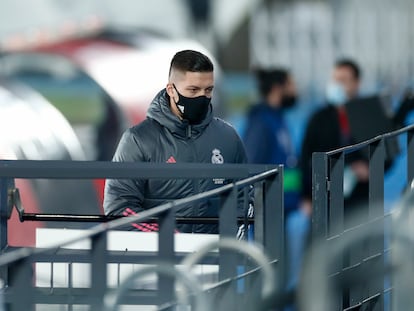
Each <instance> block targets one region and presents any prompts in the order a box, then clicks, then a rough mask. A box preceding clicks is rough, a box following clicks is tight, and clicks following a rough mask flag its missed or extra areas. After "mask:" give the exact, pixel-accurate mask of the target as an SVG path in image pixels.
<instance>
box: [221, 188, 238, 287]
mask: <svg viewBox="0 0 414 311" xmlns="http://www.w3.org/2000/svg"><path fill="white" fill-rule="evenodd" d="M237 196H238V189H237V188H236V187H234V188H233V189H232V190H231V191H230V192H226V193H224V194H223V195H222V196H221V202H222V204H221V209H220V216H219V231H220V239H222V238H235V237H236V234H237V204H238V200H237ZM219 264H220V268H219V279H220V280H224V279H226V278H230V277H234V276H235V275H236V274H237V256H236V255H235V254H234V252H231V251H228V250H223V251H220V258H219Z"/></svg>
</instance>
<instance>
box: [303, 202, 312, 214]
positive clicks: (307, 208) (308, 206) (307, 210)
mask: <svg viewBox="0 0 414 311" xmlns="http://www.w3.org/2000/svg"><path fill="white" fill-rule="evenodd" d="M300 209H301V210H302V212H303V213H304V214H305V215H306V216H308V217H310V216H311V215H312V201H311V200H310V199H303V200H302V202H300Z"/></svg>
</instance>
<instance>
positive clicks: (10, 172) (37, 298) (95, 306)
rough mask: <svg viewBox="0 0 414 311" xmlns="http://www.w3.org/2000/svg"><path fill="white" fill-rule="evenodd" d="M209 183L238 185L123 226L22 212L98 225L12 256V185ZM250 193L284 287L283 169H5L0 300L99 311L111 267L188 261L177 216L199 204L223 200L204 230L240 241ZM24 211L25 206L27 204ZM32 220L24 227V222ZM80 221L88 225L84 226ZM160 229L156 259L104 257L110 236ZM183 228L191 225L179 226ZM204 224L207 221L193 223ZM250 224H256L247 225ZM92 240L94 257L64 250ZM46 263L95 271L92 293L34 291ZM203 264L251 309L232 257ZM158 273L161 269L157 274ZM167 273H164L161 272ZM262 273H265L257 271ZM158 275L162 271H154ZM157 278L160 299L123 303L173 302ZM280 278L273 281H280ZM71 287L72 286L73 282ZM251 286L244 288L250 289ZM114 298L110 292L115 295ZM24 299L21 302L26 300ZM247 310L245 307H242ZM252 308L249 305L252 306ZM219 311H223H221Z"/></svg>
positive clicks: (46, 164) (258, 231) (0, 165)
mask: <svg viewBox="0 0 414 311" xmlns="http://www.w3.org/2000/svg"><path fill="white" fill-rule="evenodd" d="M15 178H23V179H38V178H46V179H95V178H109V179H122V178H124V179H128V178H131V179H133V178H139V179H183V178H188V179H210V178H224V179H226V180H232V181H233V182H231V183H229V184H226V185H224V186H222V187H219V188H216V189H213V190H210V191H206V192H203V193H198V194H195V195H193V196H190V197H186V198H182V199H178V200H174V201H171V202H167V203H165V204H162V205H159V206H157V207H155V208H152V209H150V210H146V211H143V212H141V213H140V214H139V215H135V216H130V217H123V218H119V219H111V220H110V221H108V219H105V217H103V216H102V215H46V214H43V215H37V216H38V217H37V216H36V214H27V213H25V212H24V211H23V210H21V211H20V216H21V220H56V219H57V218H59V217H62V219H64V220H66V221H68V220H69V221H70V220H72V221H91V219H89V220H88V217H89V218H93V221H96V222H101V223H100V224H98V225H96V226H94V227H92V228H91V229H88V230H85V232H84V233H83V234H82V235H81V236H79V237H76V238H73V239H70V240H67V241H65V242H64V243H58V244H56V245H53V246H51V247H47V248H42V249H41V248H12V247H10V246H8V243H7V240H8V239H7V227H8V217H9V216H10V213H11V208H12V205H13V204H11V202H10V198H11V197H13V193H14V194H15V191H13V190H14V179H15ZM250 185H254V187H255V217H254V225H255V233H254V235H255V241H256V242H257V243H259V244H261V245H262V246H263V248H264V250H265V252H266V255H267V256H268V257H269V258H270V261H272V262H273V263H274V264H277V271H278V273H277V280H278V281H277V282H278V284H279V285H280V286H282V284H283V280H284V275H283V271H284V269H283V265H284V260H283V250H284V220H283V167H282V166H264V165H236V164H224V165H209V164H173V165H171V164H154V163H112V162H72V161H68V162H65V161H0V247H1V251H2V254H1V256H0V277H1V279H2V280H3V281H4V283H5V287H4V289H3V291H2V298H3V300H4V302H5V304H6V305H7V306H8V308H10V309H11V310H31V309H33V308H34V306H35V305H37V304H64V305H68V306H69V309H70V310H72V306H73V305H76V304H81V305H90V306H92V310H102V308H103V298H104V297H105V295H107V294H108V291H111V289H109V288H108V286H107V278H108V275H107V265H108V264H110V263H117V264H119V263H143V264H154V263H157V262H167V263H169V264H172V265H175V264H178V263H180V262H181V260H182V259H183V258H184V257H185V256H186V255H187V254H182V253H176V252H175V251H174V230H175V225H176V217H175V213H176V212H177V211H179V210H180V209H181V208H183V207H184V206H185V205H188V204H196V203H199V202H202V201H205V200H208V199H209V198H213V197H219V198H220V201H221V208H220V210H219V217H218V218H217V219H214V218H209V219H207V220H206V222H207V223H212V222H216V223H217V222H218V225H219V232H220V233H219V235H220V240H225V239H228V238H235V234H236V231H237V223H238V218H237V211H236V210H237V206H238V204H240V192H243V198H244V199H245V200H244V203H243V204H248V202H247V199H248V192H249V189H248V188H249V187H248V186H250ZM23 203H24V202H23ZM24 217H27V219H24ZM82 218H83V220H82ZM148 219H149V220H151V221H157V222H158V224H159V232H158V235H159V238H158V252H156V253H154V254H143V253H140V252H133V251H129V252H121V251H109V250H107V239H108V232H109V231H111V230H116V229H119V228H122V227H125V226H126V225H128V224H132V223H139V222H144V221H147V220H148ZM181 221H182V222H185V221H186V219H184V218H183V219H181ZM190 221H192V222H197V221H200V222H203V219H201V218H200V219H192V220H190ZM250 222H252V221H251V220H250ZM85 239H90V241H91V248H90V249H89V250H73V249H72V250H71V249H65V248H64V247H65V246H66V245H69V244H72V243H74V242H77V241H82V240H85ZM40 262H48V263H59V262H65V263H90V264H91V274H90V287H89V288H75V287H73V286H71V285H70V284H69V286H68V288H60V289H55V288H53V285H50V286H49V287H46V288H41V287H39V286H35V284H34V283H33V276H34V274H33V273H34V272H33V264H34V263H40ZM201 263H215V264H218V265H219V280H220V281H221V283H220V284H221V285H220V284H218V285H217V286H218V287H220V286H222V285H225V284H231V285H230V286H229V288H230V289H231V290H230V291H229V293H231V295H228V297H226V299H227V300H229V299H230V300H231V301H232V302H233V303H235V302H237V301H239V305H240V310H243V307H245V306H248V305H249V304H248V303H246V302H245V301H243V299H242V297H243V293H241V292H240V290H238V289H237V286H236V283H237V282H238V281H239V278H240V276H239V277H237V274H238V273H237V268H238V266H240V264H241V263H240V259H239V258H238V256H236V254H235V253H234V252H230V251H228V250H223V251H220V252H219V253H218V255H217V254H214V253H213V254H209V256H207V257H206V258H205V259H204V261H202V262H201ZM255 268H256V267H253V270H251V271H248V272H245V275H246V276H250V275H251V274H257V270H255ZM160 269H161V268H160ZM161 270H162V269H161ZM259 270H260V269H259ZM157 271H158V270H157ZM158 272H160V274H159V277H158V281H157V284H158V286H157V291H156V293H154V291H139V290H135V291H131V290H130V291H127V292H125V293H123V295H122V299H121V298H120V299H121V303H123V304H132V305H133V304H144V305H162V304H166V303H167V304H168V303H171V302H172V301H174V281H173V280H172V279H171V277H169V276H166V275H164V274H162V273H161V272H162V271H158ZM275 276H276V274H275ZM69 283H70V282H69ZM248 283H249V282H246V284H244V285H245V286H246V288H245V290H244V292H245V291H246V290H248V289H247V285H248ZM112 290H113V289H112ZM22 293H24V295H23V294H22ZM243 304H244V306H243ZM250 305H252V304H250ZM218 310H219V309H218Z"/></svg>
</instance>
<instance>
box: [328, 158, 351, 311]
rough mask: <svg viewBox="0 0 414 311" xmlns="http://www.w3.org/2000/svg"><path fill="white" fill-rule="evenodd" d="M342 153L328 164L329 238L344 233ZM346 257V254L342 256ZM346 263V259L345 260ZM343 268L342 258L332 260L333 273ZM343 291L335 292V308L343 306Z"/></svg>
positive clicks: (344, 290)
mask: <svg viewBox="0 0 414 311" xmlns="http://www.w3.org/2000/svg"><path fill="white" fill-rule="evenodd" d="M344 158H345V157H344V153H342V152H341V153H338V154H335V155H333V156H330V157H329V159H328V162H329V171H328V175H329V177H328V179H329V189H328V190H329V194H330V195H329V209H328V230H329V236H330V237H332V236H337V235H340V234H341V233H342V232H343V231H344ZM343 255H344V256H346V257H348V255H347V253H345V254H343ZM345 262H346V259H345ZM343 267H344V258H343V257H339V258H335V259H334V263H333V266H332V269H334V271H332V272H334V273H341V271H342V269H343ZM346 292H347V289H343V291H337V292H336V293H335V297H333V298H332V301H333V303H334V304H335V306H337V307H341V306H342V305H343V300H344V297H346V296H347V295H346V294H345V295H344V293H346Z"/></svg>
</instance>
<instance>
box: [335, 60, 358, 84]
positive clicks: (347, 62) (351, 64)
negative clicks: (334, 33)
mask: <svg viewBox="0 0 414 311" xmlns="http://www.w3.org/2000/svg"><path fill="white" fill-rule="evenodd" d="M338 67H348V68H349V69H351V71H352V73H353V75H354V78H355V79H357V80H359V79H360V78H361V69H360V68H359V65H358V64H357V63H356V62H355V61H354V60H352V59H349V58H341V59H339V60H337V61H336V63H335V68H338Z"/></svg>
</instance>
